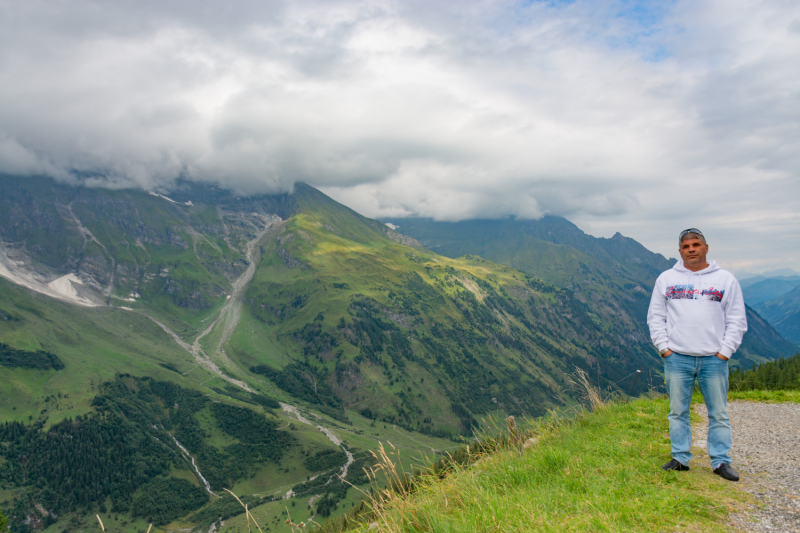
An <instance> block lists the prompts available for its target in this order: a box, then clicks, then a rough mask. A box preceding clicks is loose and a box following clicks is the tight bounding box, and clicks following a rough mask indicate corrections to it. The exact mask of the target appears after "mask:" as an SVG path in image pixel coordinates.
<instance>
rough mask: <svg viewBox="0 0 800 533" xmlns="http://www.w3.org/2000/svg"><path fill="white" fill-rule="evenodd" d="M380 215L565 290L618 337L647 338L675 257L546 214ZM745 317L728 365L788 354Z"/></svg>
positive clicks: (424, 238)
mask: <svg viewBox="0 0 800 533" xmlns="http://www.w3.org/2000/svg"><path fill="white" fill-rule="evenodd" d="M385 221H386V222H388V223H390V224H392V225H393V226H397V227H398V231H400V232H402V233H405V234H406V235H408V236H410V237H413V238H414V239H417V240H419V241H420V243H422V244H423V245H424V246H426V247H428V248H429V249H431V250H434V251H436V252H437V253H440V254H442V255H445V256H448V257H460V256H462V255H466V254H474V255H479V256H481V257H484V258H486V259H489V260H491V261H496V262H498V263H501V264H505V265H511V266H513V267H514V268H516V269H518V270H521V271H523V272H525V273H527V274H530V275H531V276H535V277H538V278H540V279H542V280H544V281H546V282H549V283H552V284H554V285H556V286H559V287H563V288H565V289H569V290H571V291H572V292H573V293H574V294H575V298H576V299H577V300H578V301H579V302H581V303H582V304H584V305H585V306H586V308H587V310H589V311H590V312H592V313H594V314H595V315H597V316H599V317H603V318H604V320H605V321H606V323H608V324H613V323H619V322H621V323H623V324H625V326H626V328H625V330H624V333H622V334H621V336H620V340H621V338H622V337H623V336H624V335H635V336H636V337H637V338H640V339H641V338H644V339H646V338H649V331H648V329H647V324H646V322H645V319H646V316H647V303H648V302H649V293H650V290H651V289H652V287H653V284H654V282H655V279H656V278H657V277H658V275H659V274H660V273H661V272H663V271H664V270H666V269H667V268H670V267H671V266H672V264H674V262H675V260H674V259H670V260H667V259H665V258H664V257H663V256H662V255H660V254H655V253H653V252H650V251H649V250H647V249H646V248H645V247H644V246H642V245H641V244H639V243H638V242H636V241H634V240H633V239H630V238H628V237H624V236H622V235H620V234H619V233H617V234H615V235H614V236H613V237H611V238H610V239H605V238H595V237H592V236H590V235H587V234H585V233H584V232H582V231H581V230H580V229H579V228H578V227H577V226H575V225H574V224H572V223H571V222H569V221H567V220H565V219H563V218H561V217H554V216H546V217H544V218H542V219H541V220H538V221H532V220H513V219H503V220H466V221H462V222H455V223H453V222H435V221H433V220H431V219H424V218H411V219H386V220H385ZM645 296H646V297H645ZM748 321H749V331H748V333H747V334H746V335H745V338H744V342H743V343H742V346H741V347H740V348H739V350H738V352H737V353H736V354H735V355H734V358H733V359H734V364H741V365H743V366H751V365H752V364H753V363H761V362H764V361H769V360H773V359H776V358H779V357H787V356H790V355H792V354H793V353H794V350H795V347H794V346H793V344H792V343H791V342H789V341H787V340H786V339H784V338H783V337H781V335H780V334H779V333H777V332H776V331H775V330H774V329H773V328H772V326H770V324H769V323H767V322H765V321H764V320H762V319H760V318H759V317H758V316H757V315H756V314H755V313H753V311H752V309H748Z"/></svg>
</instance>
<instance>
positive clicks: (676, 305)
mask: <svg viewBox="0 0 800 533" xmlns="http://www.w3.org/2000/svg"><path fill="white" fill-rule="evenodd" d="M647 325H648V326H649V327H650V337H651V338H652V340H653V344H655V345H656V346H657V347H658V349H659V350H663V349H665V348H669V349H670V350H672V351H673V352H677V353H680V354H684V355H693V356H707V355H714V354H716V353H717V352H719V353H721V354H722V355H724V356H725V357H728V358H730V357H731V356H732V355H733V353H734V352H735V351H736V350H737V349H738V348H739V345H740V344H741V343H742V337H743V336H744V333H745V331H747V315H746V310H745V306H744V299H743V298H742V289H741V287H740V286H739V282H738V281H736V278H735V277H734V276H733V274H731V273H730V272H728V271H727V270H723V269H721V268H720V267H719V265H717V263H716V261H711V262H710V263H709V265H708V267H706V268H705V269H703V270H700V271H698V272H692V271H691V270H689V269H688V268H686V267H685V266H683V261H678V262H677V263H676V264H675V266H673V267H672V268H671V269H670V270H667V271H666V272H664V273H662V274H661V275H660V276H659V277H658V279H657V280H656V285H655V287H654V288H653V295H652V297H651V298H650V308H649V310H648V312H647Z"/></svg>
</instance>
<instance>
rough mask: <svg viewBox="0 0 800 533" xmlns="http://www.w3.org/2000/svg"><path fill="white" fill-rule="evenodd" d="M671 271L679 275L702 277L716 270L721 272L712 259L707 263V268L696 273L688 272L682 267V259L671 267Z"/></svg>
mask: <svg viewBox="0 0 800 533" xmlns="http://www.w3.org/2000/svg"><path fill="white" fill-rule="evenodd" d="M672 269H673V270H677V271H678V272H680V273H681V274H694V275H696V276H702V275H703V274H711V273H712V272H716V271H718V270H722V269H721V268H720V266H719V265H718V264H717V262H716V261H714V260H713V259H712V260H711V261H709V262H708V266H707V267H706V268H704V269H703V270H698V271H697V272H695V271H693V270H689V269H688V268H686V267H685V266H683V259H681V260H680V261H678V262H677V263H675V264H674V265H672Z"/></svg>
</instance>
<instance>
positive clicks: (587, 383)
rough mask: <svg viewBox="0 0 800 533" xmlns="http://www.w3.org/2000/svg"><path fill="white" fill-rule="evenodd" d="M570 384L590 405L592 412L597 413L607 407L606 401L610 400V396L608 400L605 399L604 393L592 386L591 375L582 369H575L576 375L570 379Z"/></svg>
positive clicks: (607, 397) (607, 396) (608, 395)
mask: <svg viewBox="0 0 800 533" xmlns="http://www.w3.org/2000/svg"><path fill="white" fill-rule="evenodd" d="M570 383H572V384H573V385H575V388H576V389H577V390H578V394H579V395H580V396H581V398H582V399H583V400H584V401H585V402H586V403H588V404H589V410H590V411H597V410H599V409H603V408H604V407H605V406H606V401H607V400H608V399H609V397H610V394H607V395H606V399H604V398H603V394H602V391H601V390H600V389H599V388H597V387H595V386H594V385H593V384H592V381H591V379H589V374H587V373H586V372H585V371H584V370H583V369H582V368H578V367H575V375H574V377H572V378H571V379H570Z"/></svg>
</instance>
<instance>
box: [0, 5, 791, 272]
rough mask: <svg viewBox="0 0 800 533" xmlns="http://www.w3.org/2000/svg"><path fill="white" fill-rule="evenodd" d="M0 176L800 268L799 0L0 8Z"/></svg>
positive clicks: (760, 267) (751, 266) (731, 263)
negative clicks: (208, 190) (326, 199)
mask: <svg viewBox="0 0 800 533" xmlns="http://www.w3.org/2000/svg"><path fill="white" fill-rule="evenodd" d="M0 172H5V173H13V174H20V175H29V174H47V175H51V176H54V177H56V178H58V179H62V180H67V181H82V182H84V183H88V184H90V185H99V186H110V187H128V186H138V187H143V188H147V189H150V188H154V187H159V186H160V187H164V186H166V187H168V186H169V183H171V182H172V181H173V180H174V179H175V178H176V177H178V176H187V177H189V178H191V179H195V180H203V181H216V182H219V183H222V184H224V185H227V186H231V187H234V188H236V189H238V190H240V191H242V192H245V193H246V192H277V191H285V190H289V189H290V188H291V187H292V184H293V183H295V182H296V181H306V182H308V183H311V184H312V185H315V186H318V187H320V188H322V189H323V190H324V191H325V192H326V193H328V194H330V195H331V196H333V197H334V198H336V199H337V200H339V201H341V202H343V203H345V204H347V205H348V206H350V207H352V208H354V209H356V210H358V211H360V212H361V213H363V214H365V215H368V216H372V217H380V216H394V217H398V216H427V217H433V218H436V219H440V220H460V219H465V218H479V217H480V218H492V217H503V216H516V217H520V218H538V217H540V216H542V215H543V214H547V213H551V214H557V215H563V216H565V217H567V218H569V219H570V220H572V221H573V222H575V223H577V224H578V225H579V226H580V227H581V228H582V229H584V230H585V231H587V232H588V233H591V234H593V235H597V236H611V235H613V234H614V233H615V232H616V231H620V232H622V233H623V234H625V235H628V236H631V237H633V238H635V239H637V240H639V241H641V242H642V243H643V244H645V245H646V246H647V247H649V248H650V249H652V250H654V251H658V252H661V253H664V254H665V255H673V256H674V255H675V249H676V247H677V245H676V243H675V239H676V234H677V232H678V231H680V230H681V229H684V228H685V227H689V226H697V227H700V228H701V229H703V231H704V232H705V233H706V234H707V236H708V238H709V241H710V244H711V246H712V256H714V257H716V258H717V259H718V260H720V262H721V263H722V264H723V265H724V266H727V267H728V268H731V269H733V270H736V271H739V270H749V271H756V272H759V271H764V270H770V269H773V268H780V267H792V268H795V269H796V270H800V3H798V2H797V1H796V0H770V1H760V0H724V1H722V0H719V1H705V0H689V1H674V2H669V1H665V0H660V1H653V2H647V1H643V2H635V1H612V0H608V1H606V0H591V1H581V0H577V1H564V2H559V1H533V2H512V1H492V2H490V1H484V2H464V1H458V2H456V1H453V2H447V1H440V2H414V1H402V2H392V1H363V2H360V1H352V2H348V1H343V2H336V1H322V2H296V3H287V2H278V1H275V2H270V1H268V0H257V1H252V2H246V1H245V2H209V1H205V0H192V1H168V0H159V1H147V0H136V1H133V0H131V1H122V0H118V1H114V2H107V1H86V0H83V1H82V0H74V1H66V0H65V1H55V0H51V1H38V0H26V1H24V2H23V1H18V0H0Z"/></svg>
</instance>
